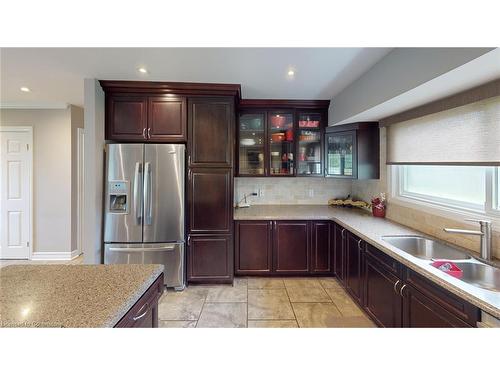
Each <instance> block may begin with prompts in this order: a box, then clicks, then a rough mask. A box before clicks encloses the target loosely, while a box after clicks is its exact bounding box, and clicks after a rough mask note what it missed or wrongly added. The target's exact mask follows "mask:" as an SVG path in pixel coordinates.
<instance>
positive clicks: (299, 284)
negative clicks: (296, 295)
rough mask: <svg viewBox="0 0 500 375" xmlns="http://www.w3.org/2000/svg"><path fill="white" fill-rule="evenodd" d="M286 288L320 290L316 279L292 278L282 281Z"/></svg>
mask: <svg viewBox="0 0 500 375" xmlns="http://www.w3.org/2000/svg"><path fill="white" fill-rule="evenodd" d="M283 281H284V282H285V287H286V288H321V284H320V283H319V281H318V279H317V278H312V277H309V278H305V277H293V278H285V279H283Z"/></svg>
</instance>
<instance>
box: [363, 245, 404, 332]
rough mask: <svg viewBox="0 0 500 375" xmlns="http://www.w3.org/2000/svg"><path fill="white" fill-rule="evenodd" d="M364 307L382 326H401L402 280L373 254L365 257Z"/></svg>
mask: <svg viewBox="0 0 500 375" xmlns="http://www.w3.org/2000/svg"><path fill="white" fill-rule="evenodd" d="M364 269H365V283H364V285H365V288H364V294H365V295H364V308H365V311H366V312H367V313H368V315H370V317H371V318H372V319H373V320H374V321H375V322H376V323H377V324H378V325H379V326H380V327H401V318H402V316H401V310H402V303H403V300H402V298H401V295H400V294H399V288H400V287H401V286H402V282H401V280H400V279H399V278H398V277H396V276H395V275H393V274H392V273H391V272H389V270H388V269H387V268H385V267H384V266H383V265H382V264H380V263H379V262H377V261H376V260H375V259H373V258H372V257H371V256H368V255H367V256H366V257H365V262H364Z"/></svg>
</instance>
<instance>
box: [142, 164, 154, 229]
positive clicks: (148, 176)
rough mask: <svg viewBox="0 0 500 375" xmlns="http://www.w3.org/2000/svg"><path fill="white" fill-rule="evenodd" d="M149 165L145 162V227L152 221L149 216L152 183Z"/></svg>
mask: <svg viewBox="0 0 500 375" xmlns="http://www.w3.org/2000/svg"><path fill="white" fill-rule="evenodd" d="M151 178H152V177H151V163H150V162H146V164H145V165H144V204H145V206H146V207H145V210H144V211H145V212H144V218H145V223H144V224H146V225H151V221H152V216H151V211H152V209H153V208H152V202H151V200H152V197H151V189H152V183H151Z"/></svg>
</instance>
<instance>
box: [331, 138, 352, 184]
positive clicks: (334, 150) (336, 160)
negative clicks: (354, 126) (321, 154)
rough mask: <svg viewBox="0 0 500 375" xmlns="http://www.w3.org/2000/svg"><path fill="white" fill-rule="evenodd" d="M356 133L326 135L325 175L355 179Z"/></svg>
mask: <svg viewBox="0 0 500 375" xmlns="http://www.w3.org/2000/svg"><path fill="white" fill-rule="evenodd" d="M355 158H356V132H355V131H347V132H327V133H326V175H327V176H332V177H346V178H356V160H355Z"/></svg>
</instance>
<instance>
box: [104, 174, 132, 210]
mask: <svg viewBox="0 0 500 375" xmlns="http://www.w3.org/2000/svg"><path fill="white" fill-rule="evenodd" d="M108 192H109V212H113V213H128V202H129V199H128V194H129V183H128V181H111V182H109V186H108Z"/></svg>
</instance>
